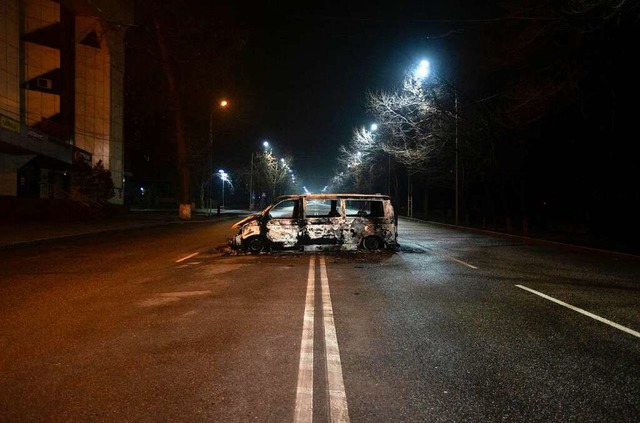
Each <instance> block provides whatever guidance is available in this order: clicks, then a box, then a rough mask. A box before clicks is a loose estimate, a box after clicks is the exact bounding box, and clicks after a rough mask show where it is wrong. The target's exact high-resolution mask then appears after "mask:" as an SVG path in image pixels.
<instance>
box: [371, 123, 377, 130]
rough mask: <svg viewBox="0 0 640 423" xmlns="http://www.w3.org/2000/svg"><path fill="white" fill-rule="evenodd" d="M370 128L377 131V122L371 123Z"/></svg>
mask: <svg viewBox="0 0 640 423" xmlns="http://www.w3.org/2000/svg"><path fill="white" fill-rule="evenodd" d="M371 130H372V131H377V130H378V124H377V123H373V124H371Z"/></svg>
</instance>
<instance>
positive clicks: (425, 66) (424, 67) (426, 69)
mask: <svg viewBox="0 0 640 423" xmlns="http://www.w3.org/2000/svg"><path fill="white" fill-rule="evenodd" d="M430 72H431V70H430V65H429V62H428V61H426V60H422V61H421V62H420V65H419V66H418V68H417V69H416V71H415V76H416V78H418V79H424V78H426V77H428V76H429V73H430ZM453 96H454V104H455V224H456V226H458V222H459V220H458V217H459V209H460V208H459V198H460V194H459V190H458V90H457V89H456V88H455V87H453Z"/></svg>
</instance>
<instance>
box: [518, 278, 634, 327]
mask: <svg viewBox="0 0 640 423" xmlns="http://www.w3.org/2000/svg"><path fill="white" fill-rule="evenodd" d="M516 286H517V287H518V288H520V289H524V290H525V291H529V292H531V293H532V294H536V295H538V296H540V297H542V298H544V299H547V300H549V301H553V302H554V303H556V304H560V305H561V306H563V307H567V308H568V309H571V310H573V311H577V312H578V313H581V314H584V315H585V316H588V317H591V318H592V319H595V320H597V321H599V322H602V323H605V324H607V325H609V326H613V327H614V328H616V329H620V330H621V331H623V332H626V333H628V334H630V335H633V336H636V337H638V338H640V332H636V331H635V330H633V329H629V328H628V327H625V326H622V325H619V324H617V323H615V322H612V321H611V320H607V319H605V318H604V317H600V316H598V315H596V314H593V313H589V312H588V311H586V310H583V309H581V308H578V307H575V306H572V305H571V304H567V303H565V302H564V301H560V300H556V299H555V298H553V297H550V296H548V295H546V294H543V293H542V292H538V291H536V290H534V289H531V288H527V287H526V286H523V285H516Z"/></svg>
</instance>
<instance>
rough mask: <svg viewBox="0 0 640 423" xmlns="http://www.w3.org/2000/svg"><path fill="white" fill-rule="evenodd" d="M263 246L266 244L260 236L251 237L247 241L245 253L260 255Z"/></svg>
mask: <svg viewBox="0 0 640 423" xmlns="http://www.w3.org/2000/svg"><path fill="white" fill-rule="evenodd" d="M265 246H266V242H265V240H264V238H263V237H261V236H260V235H256V236H252V237H251V238H249V239H247V251H249V252H250V253H251V254H260V253H261V252H262V251H263V250H264V247H265Z"/></svg>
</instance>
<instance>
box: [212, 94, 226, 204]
mask: <svg viewBox="0 0 640 423" xmlns="http://www.w3.org/2000/svg"><path fill="white" fill-rule="evenodd" d="M218 105H219V107H220V108H221V109H225V108H227V106H229V102H228V101H227V100H224V99H223V100H220V103H219V104H218ZM215 110H216V108H215V107H212V108H211V112H210V113H209V147H210V154H211V157H210V158H209V175H213V112H215ZM212 201H213V182H212V183H211V185H210V186H209V208H208V210H209V215H213V207H212V206H213V204H212V203H211V202H212Z"/></svg>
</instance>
